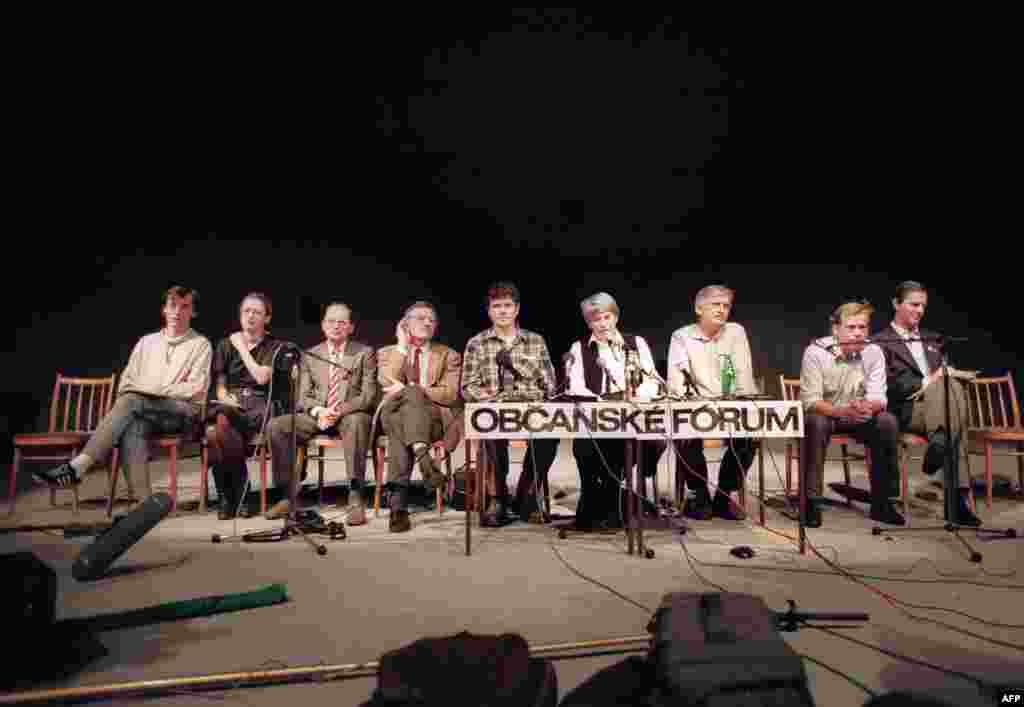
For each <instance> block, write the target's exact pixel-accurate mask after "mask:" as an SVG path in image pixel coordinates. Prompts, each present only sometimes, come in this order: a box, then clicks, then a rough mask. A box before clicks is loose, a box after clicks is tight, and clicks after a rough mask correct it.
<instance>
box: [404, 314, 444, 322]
mask: <svg viewBox="0 0 1024 707" xmlns="http://www.w3.org/2000/svg"><path fill="white" fill-rule="evenodd" d="M409 319H415V320H416V321H418V322H436V321H437V320H436V319H434V318H433V317H431V316H430V315H428V314H419V315H416V316H410V317H409Z"/></svg>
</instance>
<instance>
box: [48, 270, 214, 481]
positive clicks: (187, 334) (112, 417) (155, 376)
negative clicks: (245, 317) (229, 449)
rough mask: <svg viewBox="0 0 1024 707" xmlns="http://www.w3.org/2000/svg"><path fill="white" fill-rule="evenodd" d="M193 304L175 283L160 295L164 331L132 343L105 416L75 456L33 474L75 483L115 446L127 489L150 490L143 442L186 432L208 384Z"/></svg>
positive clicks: (193, 295)
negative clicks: (126, 472)
mask: <svg viewBox="0 0 1024 707" xmlns="http://www.w3.org/2000/svg"><path fill="white" fill-rule="evenodd" d="M198 301H199V293H198V292H196V291H194V290H192V289H191V288H188V287H182V286H179V285H176V286H174V287H171V288H170V289H168V290H167V291H166V292H164V295H163V308H162V310H161V312H162V314H163V318H164V328H163V329H161V330H160V331H158V332H155V333H153V334H147V335H146V336H144V337H142V338H141V339H139V341H138V343H136V344H135V348H134V349H133V350H132V355H131V358H129V359H128V365H127V366H126V367H125V369H124V372H123V373H122V374H121V381H120V383H119V385H118V390H117V400H116V402H115V403H114V406H113V407H112V408H111V410H110V413H109V414H107V416H106V417H104V418H103V419H102V420H101V421H100V423H99V425H98V426H97V427H96V431H95V432H94V433H93V435H92V437H91V438H90V439H89V442H88V443H87V444H86V445H85V449H83V450H82V453H81V454H79V455H78V456H77V457H75V458H74V459H72V460H71V461H70V462H66V463H64V464H61V465H60V466H58V467H56V468H54V469H50V470H48V471H40V472H37V476H39V477H40V478H42V479H43V480H44V481H46V482H47V483H50V484H53V485H56V486H62V487H67V486H71V485H73V484H77V483H79V481H80V480H81V478H82V476H83V475H84V474H85V472H86V471H88V470H89V468H90V467H92V465H93V464H96V463H97V462H100V461H102V460H104V459H106V457H107V455H108V454H110V451H111V450H112V449H113V448H114V447H115V446H117V445H120V446H121V453H122V458H123V459H124V461H125V464H127V465H128V470H129V474H130V478H131V481H132V487H133V488H135V489H144V490H145V495H146V496H148V495H150V494H151V493H152V492H153V489H152V485H151V483H150V479H149V470H148V466H147V461H148V459H149V456H148V454H149V449H148V442H147V440H148V438H149V437H151V436H153V435H154V434H176V433H180V432H183V431H185V430H188V429H190V428H191V427H192V426H193V425H194V424H195V421H196V419H197V417H198V415H199V412H200V410H201V408H202V404H203V401H204V400H205V399H206V394H207V389H208V388H209V385H210V357H211V356H212V347H211V346H210V341H209V340H208V339H207V338H206V337H205V336H202V335H201V334H198V333H196V332H195V331H193V330H192V328H191V326H190V324H191V321H192V317H193V315H194V314H195V307H196V304H197V303H198ZM140 471H143V472H144V473H141V474H140ZM139 482H141V485H140V484H139Z"/></svg>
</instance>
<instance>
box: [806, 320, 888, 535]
mask: <svg viewBox="0 0 1024 707" xmlns="http://www.w3.org/2000/svg"><path fill="white" fill-rule="evenodd" d="M873 311H874V309H873V308H872V306H871V305H870V304H869V303H868V302H863V301H855V302H846V303H844V304H842V305H840V306H839V307H838V308H837V309H836V310H835V312H833V314H832V336H828V337H825V338H823V339H818V340H817V341H814V342H812V343H811V345H810V346H808V347H807V349H806V350H805V351H804V356H803V363H802V365H801V367H800V400H801V402H802V403H803V408H804V438H803V440H802V442H801V449H800V483H801V484H805V486H804V488H806V489H807V508H806V516H805V523H804V524H805V525H806V526H807V527H808V528H817V527H820V526H821V511H820V510H819V508H818V505H817V502H816V501H815V500H814V499H815V498H819V497H821V495H822V486H823V481H824V468H825V450H826V449H827V448H828V442H829V438H830V437H831V436H832V435H833V434H834V433H837V432H838V433H842V434H849V435H851V436H852V437H854V439H856V440H857V441H859V442H861V443H862V444H865V445H867V447H868V448H869V449H870V450H871V468H870V470H869V479H870V482H871V519H872V520H876V521H878V522H880V523H889V524H891V525H903V524H904V523H905V522H906V521H905V520H904V518H903V516H901V515H900V514H899V513H898V512H897V511H896V509H895V508H894V507H893V505H892V501H891V500H890V498H889V493H890V491H892V490H893V489H895V488H896V487H897V484H896V480H897V479H899V462H898V458H897V444H898V438H899V424H898V422H897V421H896V417H895V416H894V415H893V414H892V413H891V412H889V411H888V410H887V409H886V408H887V406H888V401H887V398H886V375H885V355H884V354H883V353H882V350H881V349H880V348H879V347H878V346H876V345H875V344H869V343H865V339H866V338H867V334H868V325H869V322H870V320H871V314H872V312H873Z"/></svg>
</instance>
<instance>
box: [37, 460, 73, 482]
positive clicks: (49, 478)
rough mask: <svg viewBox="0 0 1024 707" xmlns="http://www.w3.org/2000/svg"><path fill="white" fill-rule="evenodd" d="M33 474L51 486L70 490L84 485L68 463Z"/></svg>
mask: <svg viewBox="0 0 1024 707" xmlns="http://www.w3.org/2000/svg"><path fill="white" fill-rule="evenodd" d="M33 473H34V474H35V475H36V477H37V478H40V479H42V480H43V481H45V482H46V483H47V484H49V485H50V486H59V487H60V488H70V487H72V486H77V485H78V484H80V483H82V480H81V479H79V478H78V474H77V473H76V472H75V469H74V467H72V466H71V464H69V463H67V462H64V463H63V464H61V465H60V466H58V467H55V468H53V469H49V470H47V471H35V472H33Z"/></svg>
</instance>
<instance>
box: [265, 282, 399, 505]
mask: <svg viewBox="0 0 1024 707" xmlns="http://www.w3.org/2000/svg"><path fill="white" fill-rule="evenodd" d="M355 323H356V322H355V315H354V314H353V312H352V308H351V307H349V306H348V305H347V304H345V303H344V302H331V303H330V304H328V305H327V306H326V307H325V308H324V316H323V321H322V322H321V328H322V329H323V332H324V341H323V342H321V343H320V344H318V345H317V346H314V347H313V348H311V349H310V350H309V352H310V353H312V354H314V355H316V356H318V357H319V358H313V357H312V356H303V358H302V389H301V391H300V392H299V403H298V414H297V415H296V416H295V419H294V423H295V438H296V442H297V443H298V444H299V445H304V444H306V443H307V442H308V441H309V440H310V439H311V438H312V437H313V436H314V435H319V434H323V435H328V436H332V437H340V439H341V445H342V449H343V450H344V452H345V468H346V471H347V472H348V478H349V494H348V499H349V503H348V514H347V517H346V519H345V520H346V522H347V523H348V525H364V524H365V523H366V512H365V508H364V505H363V485H364V482H365V479H366V454H367V451H368V449H369V445H370V421H371V419H372V417H373V413H374V410H375V409H376V407H377V399H378V397H379V396H378V392H379V390H380V386H379V384H378V382H377V352H376V351H374V349H373V348H372V347H370V346H367V345H366V344H363V343H360V342H358V341H355V340H354V339H352V338H351V335H352V332H353V331H354V330H355ZM321 359H328V360H329V361H330V362H331V363H327V362H326V361H323V360H321ZM269 436H270V450H271V454H272V455H273V458H274V465H273V470H274V486H275V488H276V489H278V490H279V492H281V493H283V494H284V498H283V499H282V500H281V501H280V502H278V503H277V504H276V505H275V506H274V507H273V508H271V509H270V510H269V511H268V512H267V517H268V518H279V517H281V516H284V515H287V513H288V511H289V503H290V502H289V499H288V496H289V495H290V494H289V493H288V492H289V490H290V488H291V484H292V482H293V478H292V477H293V471H292V464H293V461H294V459H295V450H294V449H293V448H292V415H291V414H287V415H280V416H278V417H275V418H274V419H273V420H271V421H270V427H269Z"/></svg>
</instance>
